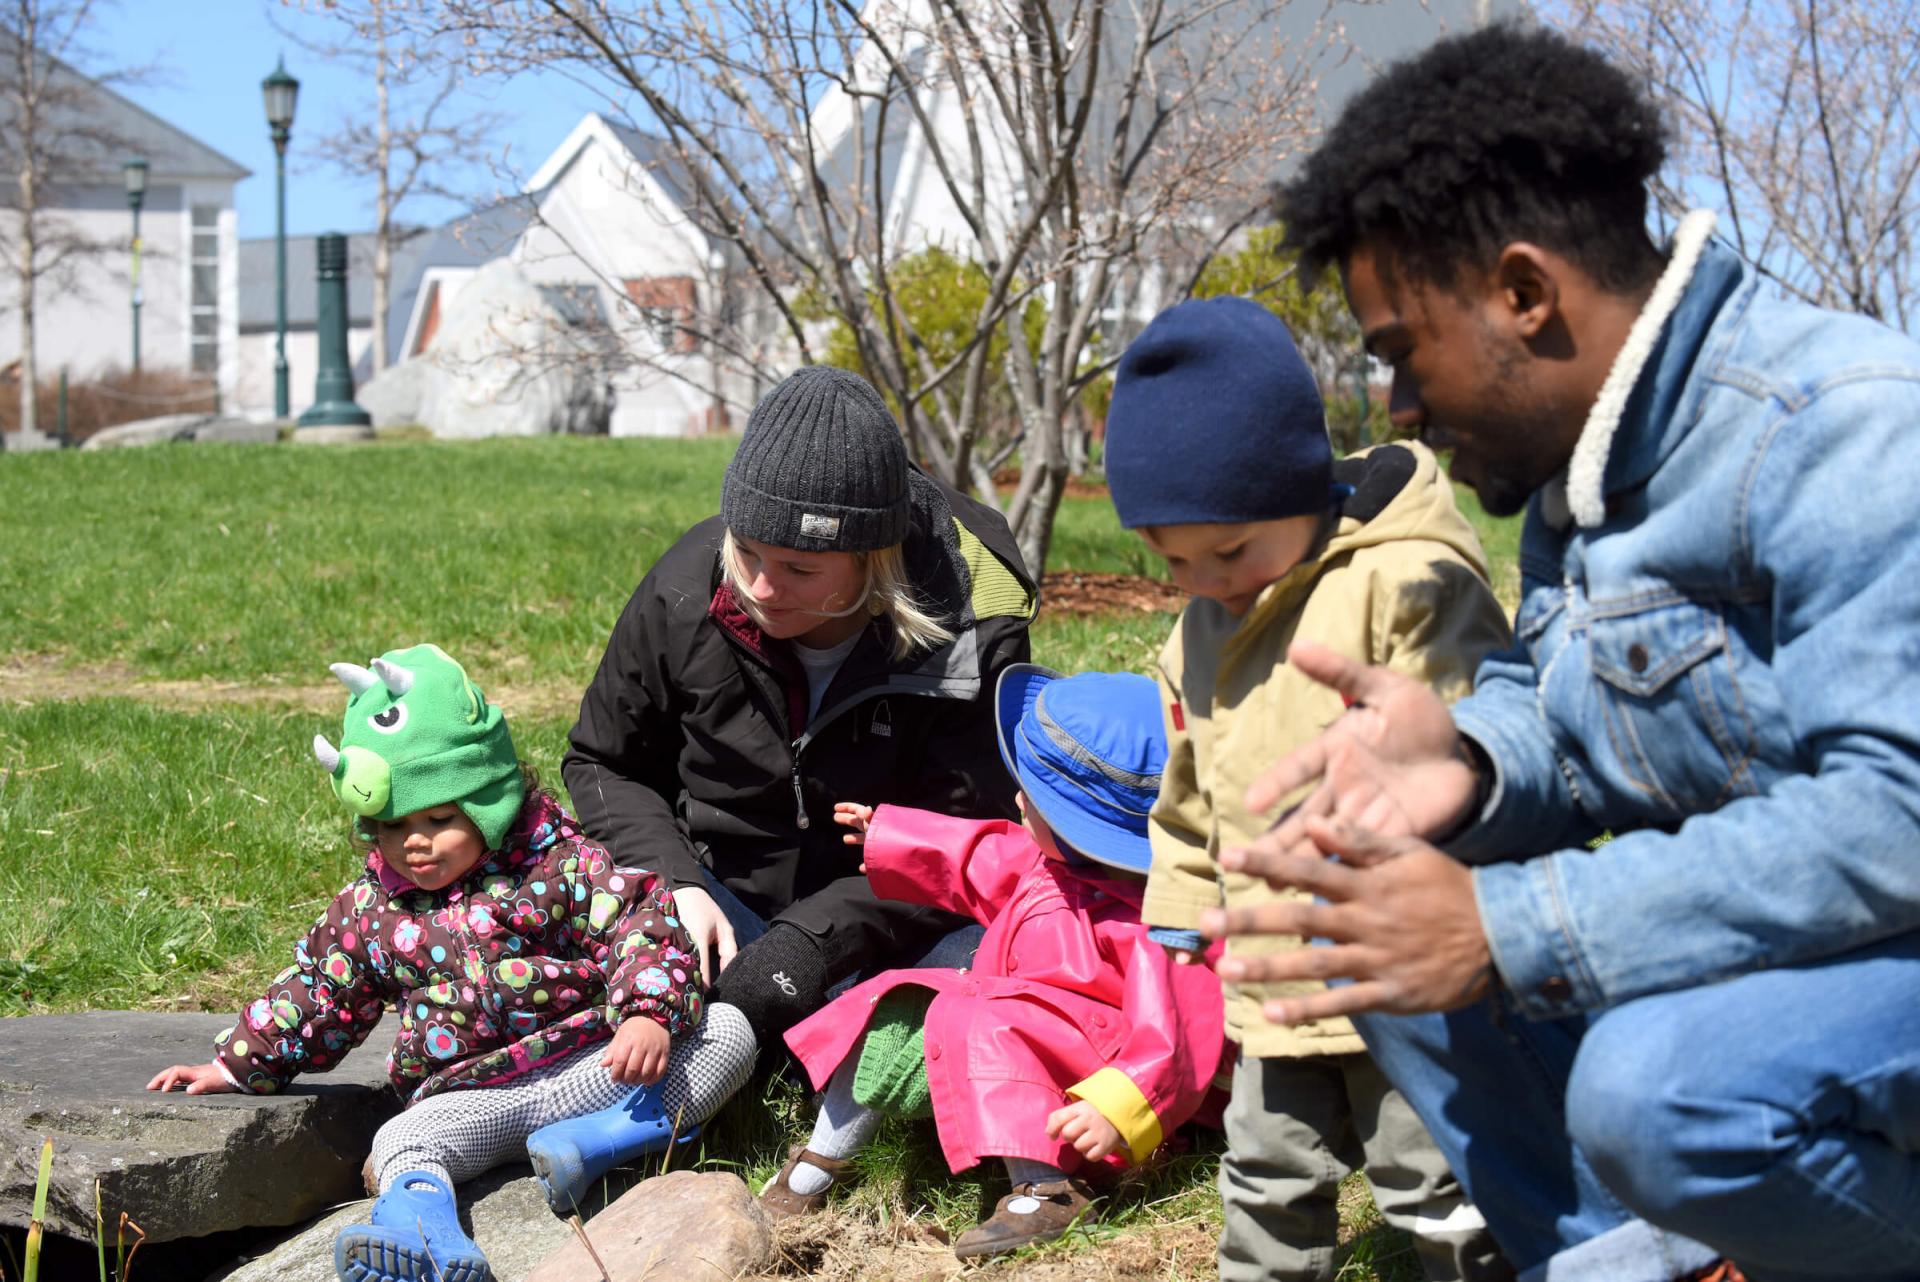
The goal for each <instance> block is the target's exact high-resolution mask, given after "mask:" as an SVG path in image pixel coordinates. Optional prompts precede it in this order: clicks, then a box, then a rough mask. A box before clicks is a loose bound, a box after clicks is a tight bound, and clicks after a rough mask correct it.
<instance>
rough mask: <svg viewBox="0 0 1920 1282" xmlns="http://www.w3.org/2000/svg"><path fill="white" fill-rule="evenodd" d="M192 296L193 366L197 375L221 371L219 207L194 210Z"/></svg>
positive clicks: (191, 362) (213, 206) (191, 361)
mask: <svg viewBox="0 0 1920 1282" xmlns="http://www.w3.org/2000/svg"><path fill="white" fill-rule="evenodd" d="M192 253H193V264H192V266H193V295H192V299H191V308H190V315H191V316H192V326H193V330H192V347H191V353H192V354H191V360H190V362H189V363H190V365H191V367H192V369H193V372H194V373H196V374H212V373H215V372H217V371H218V370H219V368H220V207H219V206H218V205H195V206H194V207H193V247H192Z"/></svg>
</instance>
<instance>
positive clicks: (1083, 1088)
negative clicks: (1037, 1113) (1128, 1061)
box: [1067, 1068, 1162, 1163]
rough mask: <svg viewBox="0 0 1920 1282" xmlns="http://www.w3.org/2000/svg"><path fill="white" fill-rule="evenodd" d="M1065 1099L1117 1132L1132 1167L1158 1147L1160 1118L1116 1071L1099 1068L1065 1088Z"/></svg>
mask: <svg viewBox="0 0 1920 1282" xmlns="http://www.w3.org/2000/svg"><path fill="white" fill-rule="evenodd" d="M1067 1098H1068V1099H1083V1100H1085V1101H1087V1103H1089V1104H1091V1105H1093V1106H1094V1107H1095V1108H1097V1109H1099V1110H1100V1116H1102V1117H1104V1118H1106V1119H1107V1120H1108V1121H1109V1122H1112V1123H1113V1128H1114V1129H1115V1130H1117V1131H1119V1132H1120V1138H1121V1140H1122V1141H1124V1142H1125V1144H1126V1146H1127V1151H1128V1152H1129V1153H1131V1154H1133V1160H1134V1161H1135V1162H1136V1163H1139V1162H1144V1161H1146V1160H1147V1154H1149V1153H1151V1152H1153V1150H1155V1149H1157V1148H1159V1147H1160V1140H1161V1138H1162V1136H1161V1132H1160V1115H1159V1114H1157V1113H1155V1112H1154V1111H1153V1105H1151V1104H1149V1103H1147V1097H1146V1096H1145V1095H1142V1094H1141V1093H1140V1088H1139V1087H1138V1086H1135V1085H1134V1084H1133V1079H1132V1078H1131V1077H1128V1076H1127V1075H1126V1074H1125V1073H1123V1072H1121V1071H1120V1070H1119V1069H1117V1068H1103V1069H1101V1070H1100V1071H1099V1072H1097V1073H1095V1074H1094V1075H1093V1076H1092V1077H1089V1078H1087V1079H1086V1080H1085V1081H1084V1082H1080V1083H1078V1084H1077V1085H1074V1086H1070V1087H1068V1088H1067Z"/></svg>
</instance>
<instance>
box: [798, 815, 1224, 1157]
mask: <svg viewBox="0 0 1920 1282" xmlns="http://www.w3.org/2000/svg"><path fill="white" fill-rule="evenodd" d="M866 863H867V876H868V878H869V879H870V880H871V881H872V883H873V888H874V890H875V891H876V892H877V893H878V894H879V895H880V896H881V898H883V899H900V900H906V901H908V902H911V903H918V904H926V905H928V906H930V907H934V908H945V909H947V910H949V911H951V912H957V913H967V914H969V915H971V916H973V917H975V918H977V919H978V920H979V921H980V922H982V923H983V924H984V925H985V926H986V928H987V933H986V937H985V938H984V939H983V940H981V942H980V950H979V952H978V953H976V954H975V956H974V965H973V969H971V970H965V971H959V970H890V971H887V972H886V973H884V974H881V975H876V976H875V977H873V978H872V979H869V980H867V981H866V982H865V983H863V984H860V985H857V986H856V987H854V988H852V989H850V990H849V991H848V992H846V993H845V994H843V995H842V996H841V997H840V998H839V999H837V1000H836V1001H834V1002H832V1003H831V1004H830V1005H828V1006H827V1007H826V1008H825V1009H823V1010H820V1011H818V1012H816V1013H815V1014H814V1015H812V1016H811V1017H809V1018H808V1019H806V1020H804V1021H802V1022H801V1023H799V1024H797V1025H795V1026H794V1027H793V1028H792V1029H790V1030H789V1031H788V1033H787V1045H789V1046H790V1047H792V1048H793V1053H794V1054H795V1055H796V1056H798V1057H799V1059H800V1062H801V1063H802V1064H804V1065H806V1068H807V1073H808V1076H809V1077H811V1078H812V1080H813V1084H814V1087H815V1088H816V1089H818V1088H822V1087H824V1086H825V1085H826V1082H827V1079H828V1078H830V1077H831V1076H833V1072H834V1070H835V1069H836V1068H837V1067H839V1065H840V1062H841V1061H842V1060H843V1059H845V1058H846V1056H847V1055H848V1054H849V1053H850V1052H853V1051H855V1050H856V1049H857V1047H858V1045H859V1040H860V1035H861V1034H862V1033H863V1032H864V1031H865V1030H866V1026H867V1021H868V1019H869V1018H870V1017H871V1014H872V1011H873V1008H874V1005H875V1003H877V1002H878V1001H879V1000H880V998H881V997H882V996H883V995H884V994H885V993H887V992H888V991H889V990H890V989H892V988H895V987H897V986H899V985H901V984H919V985H922V986H923V987H926V988H931V989H933V990H935V994H936V995H935V997H934V999H933V1005H932V1006H931V1007H930V1008H929V1009H928V1011H927V1023H926V1032H927V1036H926V1045H927V1078H928V1082H929V1085H930V1087H931V1089H932V1094H933V1115H934V1119H935V1121H936V1122H937V1124H938V1125H939V1128H940V1145H941V1148H942V1149H943V1150H944V1151H945V1153H946V1157H947V1164H948V1165H949V1166H950V1167H951V1168H952V1169H953V1170H955V1171H962V1170H965V1169H966V1168H968V1167H970V1166H972V1165H974V1164H975V1163H977V1162H978V1161H979V1160H980V1159H981V1157H983V1156H987V1155H993V1156H1000V1157H1024V1158H1029V1159H1032V1160H1035V1161H1041V1162H1048V1163H1051V1164H1052V1165H1054V1166H1058V1167H1060V1168H1062V1169H1063V1170H1073V1169H1074V1168H1075V1167H1077V1166H1078V1165H1079V1164H1080V1156H1079V1154H1078V1153H1076V1152H1075V1151H1074V1149H1073V1146H1072V1145H1070V1144H1067V1143H1065V1142H1063V1141H1059V1140H1053V1139H1049V1138H1047V1129H1046V1128H1047V1115H1048V1114H1049V1113H1051V1112H1053V1111H1054V1110H1055V1109H1057V1108H1059V1107H1061V1105H1062V1104H1064V1103H1065V1102H1066V1101H1067V1100H1068V1099H1085V1100H1087V1101H1089V1102H1091V1103H1092V1104H1093V1105H1094V1106H1095V1107H1096V1108H1098V1109H1099V1110H1100V1111H1101V1113H1102V1114H1103V1115H1105V1116H1106V1118H1107V1119H1108V1120H1109V1121H1111V1122H1112V1123H1113V1124H1114V1125H1115V1127H1117V1128H1118V1129H1119V1131H1120V1134H1121V1137H1122V1138H1123V1139H1124V1140H1126V1142H1127V1148H1128V1151H1129V1152H1130V1153H1131V1154H1132V1155H1133V1158H1134V1160H1135V1161H1140V1160H1143V1159H1145V1158H1146V1156H1147V1155H1148V1154H1149V1153H1151V1152H1152V1151H1153V1150H1154V1149H1155V1148H1156V1147H1158V1146H1159V1143H1160V1140H1161V1138H1162V1137H1163V1136H1165V1135H1167V1134H1169V1133H1171V1132H1172V1131H1173V1130H1174V1129H1175V1128H1177V1127H1178V1126H1179V1125H1180V1124H1181V1123H1183V1122H1185V1121H1186V1120H1187V1119H1189V1118H1190V1117H1192V1116H1193V1115H1194V1113H1195V1112H1196V1111H1197V1110H1198V1109H1199V1108H1200V1106H1201V1104H1202V1103H1203V1102H1205V1100H1206V1097H1207V1092H1208V1089H1209V1086H1210V1085H1211V1083H1212V1081H1213V1078H1214V1074H1215V1070H1216V1069H1217V1068H1218V1067H1219V1065H1220V1059H1221V1054H1222V1050H1223V1047H1224V1046H1225V1042H1224V1032H1223V1023H1224V1016H1223V1013H1222V1008H1221V997H1220V981H1219V980H1218V978H1217V977H1215V975H1214V974H1213V972H1212V971H1211V970H1210V969H1208V968H1207V967H1206V966H1204V965H1185V966H1183V965H1176V964H1175V963H1174V961H1173V958H1172V956H1171V955H1170V954H1169V953H1168V952H1167V950H1166V949H1164V948H1162V947H1161V946H1160V945H1159V944H1156V943H1154V942H1153V941H1152V940H1150V939H1148V938H1147V928H1146V927H1145V926H1143V925H1141V924H1140V896H1141V893H1142V891H1143V889H1144V886H1143V885H1142V883H1139V882H1133V881H1125V880H1122V879H1120V878H1117V877H1109V876H1107V875H1105V874H1104V871H1103V870H1102V869H1100V868H1099V867H1098V866H1097V865H1091V864H1078V865H1070V864H1063V863H1059V862H1057V861H1054V860H1050V859H1048V858H1047V857H1046V856H1045V855H1044V854H1042V853H1041V851H1040V849H1039V847H1038V846H1036V845H1034V843H1033V839H1032V838H1031V837H1029V836H1028V835H1027V832H1026V830H1025V829H1023V828H1021V827H1020V826H1019V825H1018V824H1013V823H1008V822H1006V821H1005V820H992V821H988V822H981V821H979V820H973V819H954V818H950V817H948V816H945V815H936V814H931V813H929V812H927V811H924V810H909V809H903V808H901V807H897V806H881V807H879V808H878V809H877V810H875V811H874V815H873V822H872V824H871V826H870V828H869V830H868V832H867V842H866Z"/></svg>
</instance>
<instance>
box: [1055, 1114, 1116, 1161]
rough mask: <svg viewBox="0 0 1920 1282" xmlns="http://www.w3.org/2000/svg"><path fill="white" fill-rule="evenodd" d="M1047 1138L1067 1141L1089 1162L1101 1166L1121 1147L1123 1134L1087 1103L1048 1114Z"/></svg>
mask: <svg viewBox="0 0 1920 1282" xmlns="http://www.w3.org/2000/svg"><path fill="white" fill-rule="evenodd" d="M1047 1138H1048V1139H1055V1140H1065V1141H1066V1142H1067V1143H1069V1144H1071V1145H1073V1147H1074V1148H1075V1149H1076V1150H1077V1151H1078V1152H1079V1154H1080V1156H1081V1157H1084V1158H1086V1159H1087V1160H1088V1161H1089V1162H1097V1161H1099V1160H1100V1159H1101V1158H1103V1157H1105V1156H1106V1155H1107V1154H1109V1153H1111V1152H1113V1151H1114V1150H1115V1149H1117V1148H1119V1147H1120V1132H1119V1130H1118V1129H1117V1128H1116V1127H1115V1126H1114V1124H1113V1123H1112V1122H1109V1121H1108V1120H1107V1118H1106V1115H1105V1114H1104V1113H1102V1112H1101V1111H1100V1110H1099V1109H1097V1108H1095V1107H1094V1106H1093V1105H1091V1104H1089V1103H1088V1102H1087V1101H1085V1100H1083V1099H1081V1100H1075V1101H1073V1103H1071V1104H1069V1105H1067V1106H1066V1107H1065V1108H1056V1109H1054V1110H1053V1112H1052V1113H1050V1114H1048V1116H1047Z"/></svg>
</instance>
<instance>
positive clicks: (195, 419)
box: [80, 413, 219, 450]
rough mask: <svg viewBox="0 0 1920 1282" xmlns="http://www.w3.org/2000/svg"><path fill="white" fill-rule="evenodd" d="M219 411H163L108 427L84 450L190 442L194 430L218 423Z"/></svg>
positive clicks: (100, 431) (91, 438) (84, 447)
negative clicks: (206, 412)
mask: <svg viewBox="0 0 1920 1282" xmlns="http://www.w3.org/2000/svg"><path fill="white" fill-rule="evenodd" d="M218 417H219V415H217V414H204V413H192V414H162V415H161V416H160V417H159V418H143V419H141V420H139V421H138V422H136V423H122V424H120V425H119V426H118V427H104V428H101V429H100V430H99V431H97V432H95V433H94V434H93V435H92V436H89V437H88V438H87V439H86V440H85V441H84V442H82V444H81V446H80V448H81V449H83V450H110V449H115V448H117V447H119V446H122V445H164V444H166V443H167V442H168V441H189V440H192V439H193V434H194V432H196V431H198V430H199V429H200V428H203V427H205V426H207V425H208V424H210V423H212V422H214V421H215V420H216V419H217V418H218Z"/></svg>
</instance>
